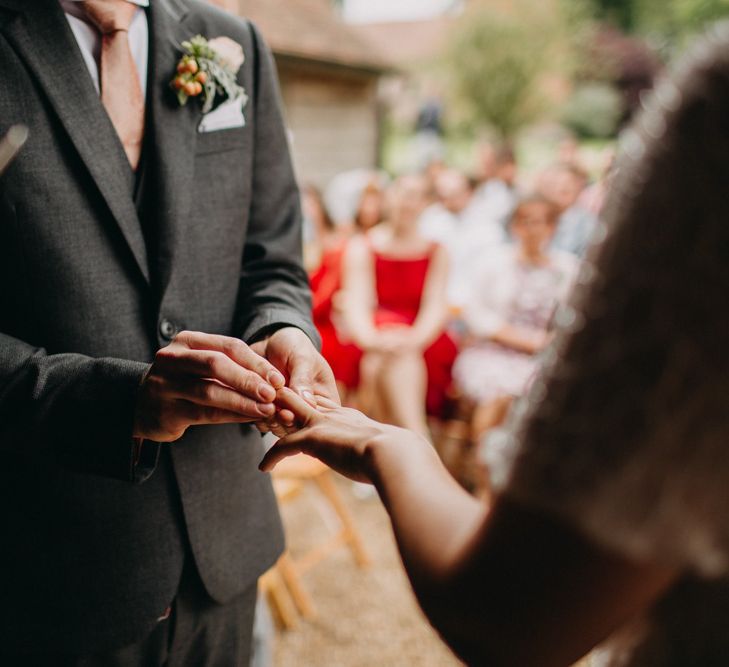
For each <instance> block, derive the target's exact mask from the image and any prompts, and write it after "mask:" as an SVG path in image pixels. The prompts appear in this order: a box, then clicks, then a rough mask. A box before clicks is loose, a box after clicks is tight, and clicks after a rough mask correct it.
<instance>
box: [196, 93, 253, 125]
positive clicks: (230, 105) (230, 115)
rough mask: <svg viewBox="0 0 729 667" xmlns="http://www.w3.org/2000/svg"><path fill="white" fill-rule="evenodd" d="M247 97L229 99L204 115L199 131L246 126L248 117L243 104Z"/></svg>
mask: <svg viewBox="0 0 729 667" xmlns="http://www.w3.org/2000/svg"><path fill="white" fill-rule="evenodd" d="M244 103H245V97H243V96H241V97H238V98H236V99H234V100H228V101H227V102H224V103H223V104H221V105H220V106H219V107H218V108H217V109H215V110H213V111H211V112H210V113H207V114H205V115H204V116H203V119H202V121H201V122H200V125H199V127H198V128H197V131H198V132H217V131H219V130H230V129H233V128H235V127H245V125H246V118H245V116H244V115H243V104H244Z"/></svg>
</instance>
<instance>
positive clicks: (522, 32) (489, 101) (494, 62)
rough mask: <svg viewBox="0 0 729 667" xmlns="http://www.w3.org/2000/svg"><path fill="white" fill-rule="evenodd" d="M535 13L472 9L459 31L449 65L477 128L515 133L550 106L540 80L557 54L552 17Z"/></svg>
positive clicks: (455, 33) (457, 92) (534, 10)
mask: <svg viewBox="0 0 729 667" xmlns="http://www.w3.org/2000/svg"><path fill="white" fill-rule="evenodd" d="M529 4H530V5H531V8H532V11H531V12H517V13H515V14H507V13H500V12H497V11H493V10H490V9H488V8H486V9H484V8H481V7H479V8H477V9H475V10H472V11H469V12H466V14H465V15H464V17H463V18H462V20H461V22H460V25H459V26H458V27H457V29H456V30H454V31H453V36H452V38H451V43H450V46H449V49H448V56H447V69H448V74H449V77H448V78H449V79H450V82H451V85H452V86H453V88H454V93H455V96H456V98H457V99H458V100H459V101H460V102H461V104H462V105H463V107H464V109H465V112H466V116H467V118H468V120H469V121H470V123H469V124H470V125H471V126H472V127H473V128H481V127H484V126H485V127H488V128H489V129H491V130H492V131H494V132H496V133H497V134H499V135H500V136H501V137H502V138H511V137H513V136H514V134H515V133H516V132H517V131H518V130H519V129H520V128H522V127H523V126H524V125H526V124H528V123H530V122H532V121H533V120H535V119H536V118H537V116H538V115H539V114H540V113H541V112H542V111H543V109H544V104H545V102H544V98H543V96H542V94H541V93H540V90H541V88H540V85H539V79H540V77H541V76H542V74H543V73H544V72H545V66H546V65H547V64H548V63H550V61H551V62H553V59H551V58H550V56H549V53H550V50H551V49H552V43H551V39H550V37H551V32H550V30H549V29H548V28H547V26H548V25H549V21H550V19H549V17H548V16H546V15H545V13H544V12H543V11H540V10H539V9H538V6H537V7H536V8H535V5H534V3H533V2H532V3H529Z"/></svg>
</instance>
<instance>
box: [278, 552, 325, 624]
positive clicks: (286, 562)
mask: <svg viewBox="0 0 729 667" xmlns="http://www.w3.org/2000/svg"><path fill="white" fill-rule="evenodd" d="M278 570H279V572H280V573H281V577H282V578H283V581H284V582H285V583H286V587H287V588H288V590H289V593H291V597H292V598H293V600H294V604H295V605H296V607H297V609H298V610H299V612H300V613H301V615H302V616H303V617H304V618H306V619H308V620H312V619H315V618H316V616H317V614H316V609H315V607H314V603H313V602H312V600H311V597H310V596H309V594H308V593H307V592H306V589H305V588H304V586H303V584H302V583H301V579H300V577H299V573H298V568H297V567H296V563H294V561H293V559H292V558H291V556H290V555H289V553H288V552H286V553H284V555H283V556H281V559H280V560H279V561H278Z"/></svg>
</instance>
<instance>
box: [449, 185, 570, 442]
mask: <svg viewBox="0 0 729 667" xmlns="http://www.w3.org/2000/svg"><path fill="white" fill-rule="evenodd" d="M557 214H558V213H557V209H556V208H555V207H554V205H553V204H551V203H550V202H549V201H547V200H546V199H544V198H543V197H541V196H539V195H536V196H534V197H530V198H527V199H524V200H522V201H521V203H520V204H519V205H518V206H517V208H516V211H515V212H514V215H513V217H512V220H511V223H510V230H511V234H512V236H513V238H514V240H515V243H514V245H505V246H503V247H501V248H499V249H498V250H496V251H493V252H492V253H490V254H489V255H487V256H486V257H482V258H481V264H480V267H479V270H478V272H477V273H476V274H475V275H474V276H473V277H472V281H471V296H470V298H469V299H468V301H467V303H466V306H465V307H464V310H463V320H464V321H465V324H466V326H467V328H468V331H469V333H470V335H471V342H470V344H468V345H467V346H466V348H465V349H463V350H462V351H461V353H460V354H459V355H458V359H457V360H456V363H455V366H454V367H453V375H454V378H455V382H456V386H457V387H458V388H459V389H460V391H461V392H462V393H463V394H464V395H465V396H466V397H467V398H469V399H471V400H472V401H473V402H474V403H475V404H476V405H477V406H478V407H477V409H476V413H475V417H474V422H473V424H474V432H475V433H476V434H477V435H478V434H480V433H482V432H484V431H485V430H487V429H488V428H490V427H492V426H495V425H497V424H496V423H493V422H494V421H498V419H499V417H500V416H501V415H503V414H504V413H505V410H503V406H504V405H506V404H508V403H509V402H510V401H511V400H512V399H513V398H514V397H517V396H521V394H522V393H523V392H524V390H525V389H526V387H527V384H528V382H529V380H530V379H531V378H532V377H533V376H534V373H535V372H536V370H537V367H538V358H537V356H536V355H537V354H538V353H539V352H541V351H542V350H543V349H544V347H545V346H546V344H547V343H548V342H549V340H550V337H551V336H550V333H549V324H550V322H551V320H552V317H553V314H554V312H555V309H556V308H557V306H558V304H560V303H562V302H564V300H565V298H566V297H567V295H568V293H569V290H570V287H571V286H572V284H573V282H574V278H575V274H576V271H577V265H578V260H577V259H576V258H575V257H574V256H573V255H570V254H568V253H564V252H561V251H559V250H554V249H552V248H550V242H551V241H552V237H553V236H554V232H555V227H556V225H557Z"/></svg>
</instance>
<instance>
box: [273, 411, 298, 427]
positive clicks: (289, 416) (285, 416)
mask: <svg viewBox="0 0 729 667" xmlns="http://www.w3.org/2000/svg"><path fill="white" fill-rule="evenodd" d="M277 417H278V420H279V422H281V424H283V425H284V426H286V427H287V428H290V427H292V426H293V425H294V422H295V421H296V415H295V414H294V413H293V412H291V410H280V411H279V413H278V415H277Z"/></svg>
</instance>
